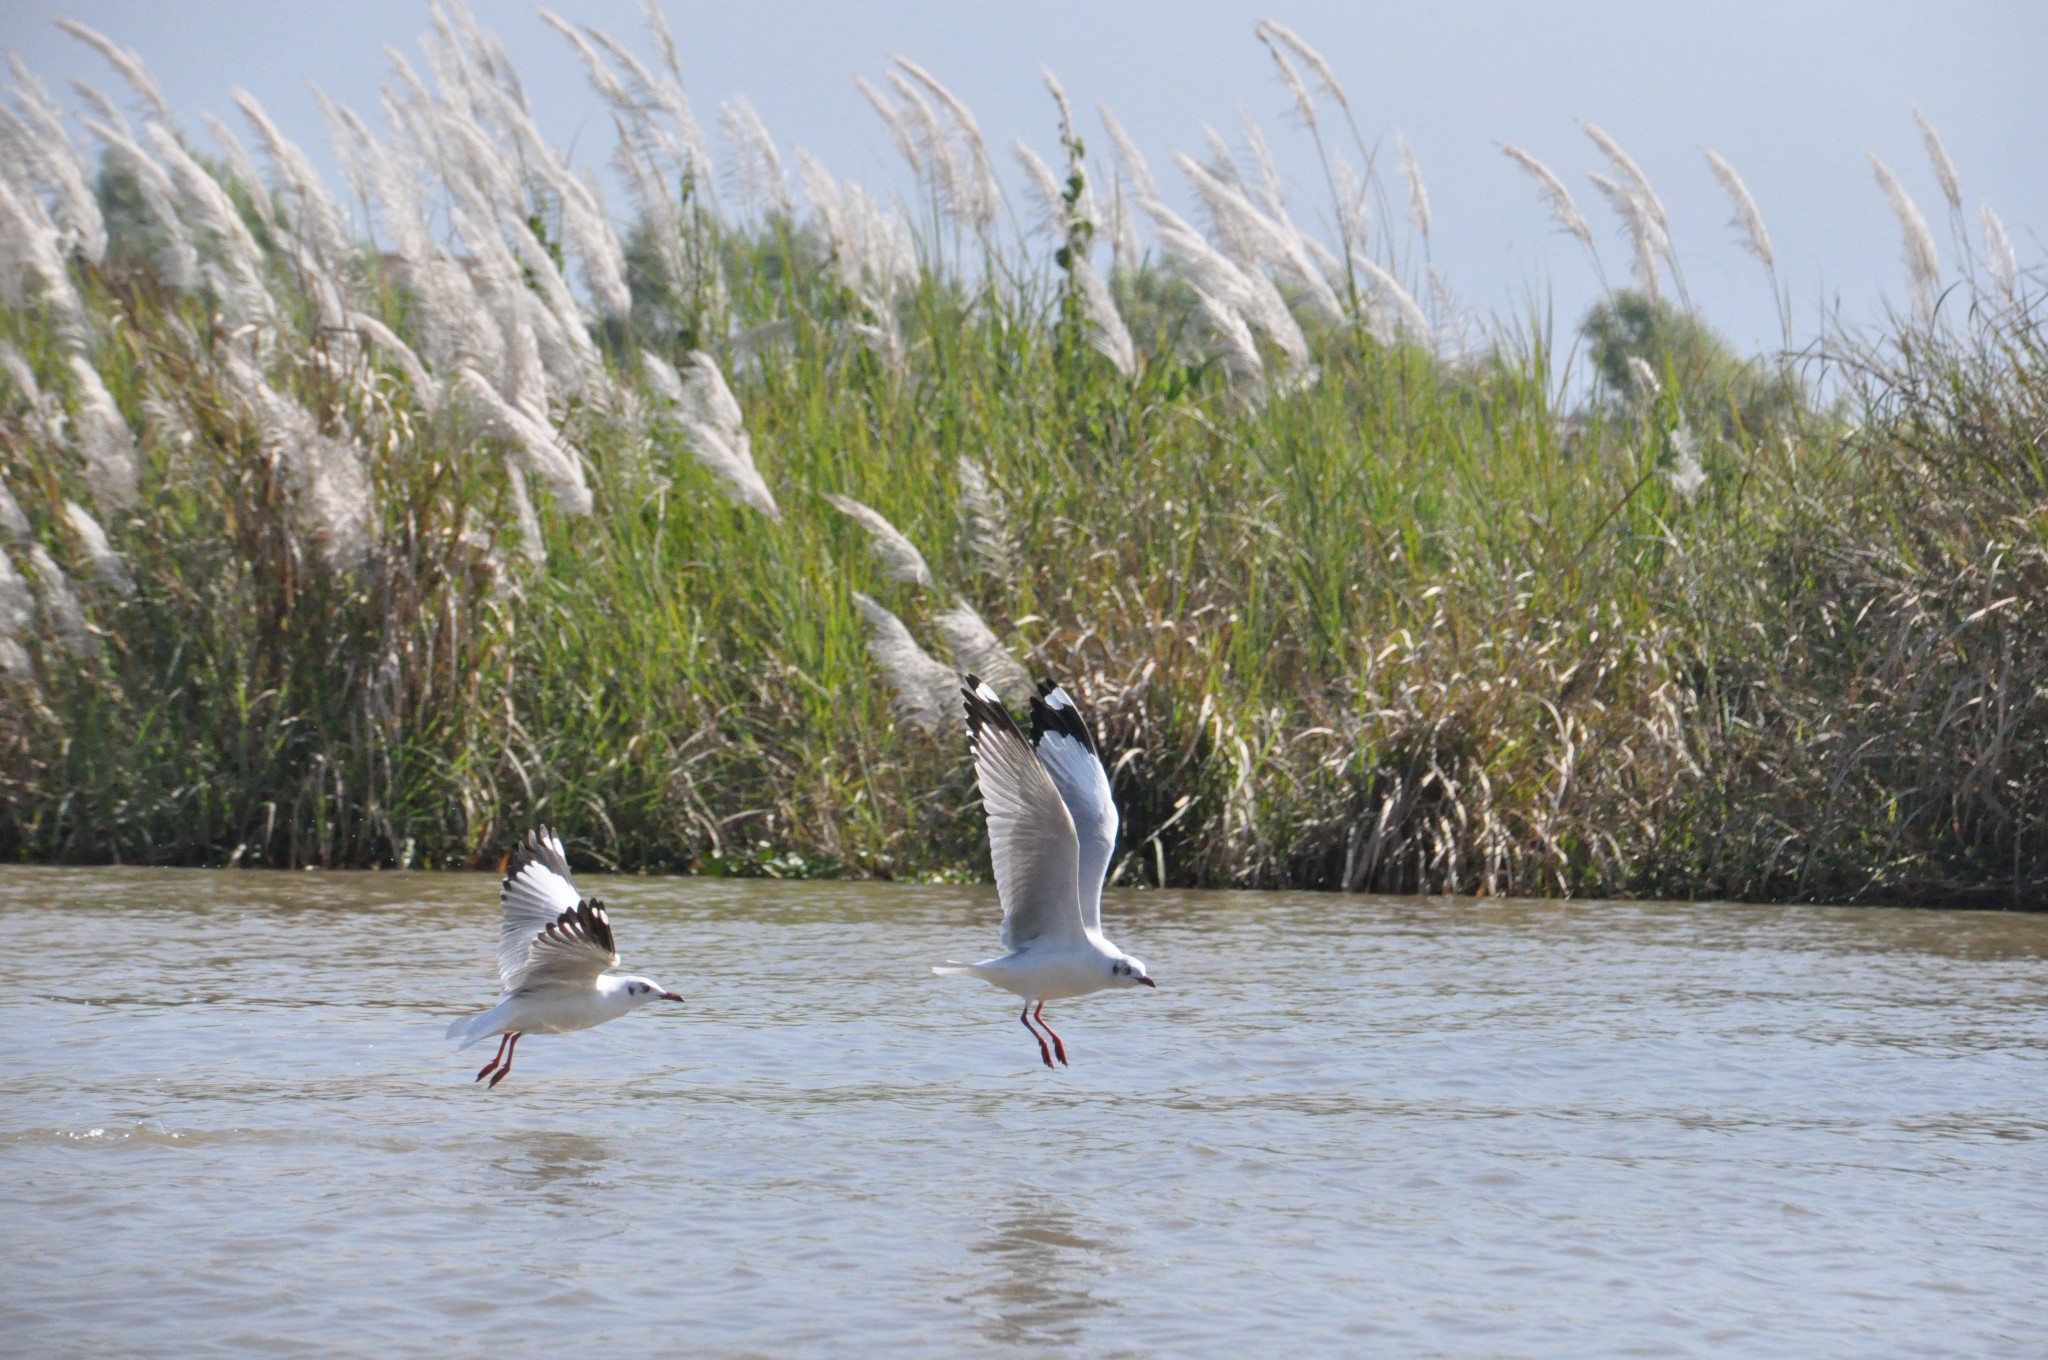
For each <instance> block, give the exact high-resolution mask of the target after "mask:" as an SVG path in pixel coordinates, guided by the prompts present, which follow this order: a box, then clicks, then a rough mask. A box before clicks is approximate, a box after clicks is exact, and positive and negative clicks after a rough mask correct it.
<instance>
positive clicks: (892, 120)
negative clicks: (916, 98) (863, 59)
mask: <svg viewBox="0 0 2048 1360" xmlns="http://www.w3.org/2000/svg"><path fill="white" fill-rule="evenodd" d="M853 83H854V86H855V88H857V89H858V90H859V91H860V92H861V96H862V97H863V98H865V99H866V100H867V101H868V103H869V104H870V105H872V106H873V107H874V110H875V112H876V113H877V114H879V115H880V116H881V119H882V122H883V124H884V125H885V126H886V127H887V128H888V129H889V140H890V141H892V142H894V143H895V144H896V150H897V152H898V154H900V155H901V156H902V157H903V159H904V161H905V163H907V164H908V165H909V166H910V172H911V173H912V174H914V175H916V176H917V177H918V178H919V179H924V178H925V166H924V157H923V155H922V154H921V153H920V152H919V150H918V146H917V132H916V130H915V129H914V128H912V127H911V126H910V122H909V120H908V119H907V118H906V117H905V115H904V111H903V110H902V109H899V108H897V107H896V106H895V105H894V104H892V103H890V102H889V96H888V95H886V94H883V93H882V92H881V91H880V90H878V89H876V88H875V86H874V84H873V83H872V82H870V81H869V80H868V78H867V77H866V76H863V75H855V76H854V78H853Z"/></svg>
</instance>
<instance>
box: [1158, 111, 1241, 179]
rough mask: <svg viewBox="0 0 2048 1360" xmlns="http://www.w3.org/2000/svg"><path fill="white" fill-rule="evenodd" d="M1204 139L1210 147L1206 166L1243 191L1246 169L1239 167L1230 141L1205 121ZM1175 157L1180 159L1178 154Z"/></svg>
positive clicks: (1214, 173) (1218, 176) (1211, 171)
mask: <svg viewBox="0 0 2048 1360" xmlns="http://www.w3.org/2000/svg"><path fill="white" fill-rule="evenodd" d="M1202 140H1203V142H1205V143H1206V144H1207V145H1208V148H1209V164H1208V166H1207V167H1206V168H1207V169H1208V171H1209V173H1210V174H1212V175H1214V176H1215V177H1216V178H1217V179H1219V180H1222V181H1223V182H1224V183H1225V184H1228V185H1229V186H1230V187H1231V188H1233V189H1237V190H1240V191H1242V190H1243V189H1244V171H1242V170H1240V169H1239V168H1238V165H1237V157H1236V156H1234V155H1232V154H1231V151H1230V143H1229V142H1226V141H1224V140H1223V134H1222V133H1220V132H1218V131H1217V130H1216V129H1215V128H1212V127H1210V126H1209V125H1208V124H1207V123H1204V124H1202ZM1175 159H1176V160H1178V159H1179V157H1178V156H1176V157H1175Z"/></svg>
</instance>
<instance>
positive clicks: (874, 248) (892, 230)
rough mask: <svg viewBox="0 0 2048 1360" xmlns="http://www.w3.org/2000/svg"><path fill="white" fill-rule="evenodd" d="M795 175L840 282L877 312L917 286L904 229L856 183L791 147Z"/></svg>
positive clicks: (912, 252)
mask: <svg viewBox="0 0 2048 1360" xmlns="http://www.w3.org/2000/svg"><path fill="white" fill-rule="evenodd" d="M796 164H797V178H798V179H800V180H801V181H802V182H803V186H804V195H805V197H807V198H809V199H810V200H811V209H812V215H813V217H814V218H815V219H816V222H817V226H818V229H819V230H820V231H821V232H822V233H823V234H824V236H825V239H826V243H827V244H828V245H829V247H830V248H831V251H832V266H833V272H834V273H835V274H836V275H837V276H838V279H839V283H840V286H841V287H843V288H845V289H846V290H847V291H848V292H850V293H853V294H856V295H857V296H859V297H860V298H861V299H862V300H863V301H865V302H866V303H867V304H868V305H869V307H870V308H871V309H873V310H874V311H876V312H877V313H885V312H887V311H889V309H890V308H891V307H892V306H893V305H894V302H895V299H896V298H897V297H898V296H899V295H900V294H902V293H904V292H907V291H909V290H910V289H913V288H915V287H916V286H917V250H916V246H915V245H914V244H913V243H912V241H911V238H910V230H909V228H908V227H906V226H905V225H904V224H903V220H902V219H901V218H900V217H898V216H897V215H895V214H893V213H891V212H888V211H886V210H884V209H883V208H882V206H881V205H880V204H878V203H876V202H875V200H874V199H873V198H871V197H870V196H869V195H868V192H867V190H865V189H863V188H861V187H860V186H859V185H858V184H850V183H849V184H842V183H840V182H839V181H838V180H836V179H834V178H833V176H832V172H831V171H829V170H827V169H826V168H825V166H824V165H823V164H822V163H821V162H820V161H819V160H818V158H817V157H815V156H813V155H811V153H810V152H808V151H805V150H804V149H803V148H802V147H798V148H797V149H796Z"/></svg>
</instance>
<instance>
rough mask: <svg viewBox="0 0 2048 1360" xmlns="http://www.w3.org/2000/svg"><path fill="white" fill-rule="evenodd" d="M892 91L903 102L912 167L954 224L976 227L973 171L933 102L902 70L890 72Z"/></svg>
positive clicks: (901, 112) (901, 111) (900, 115)
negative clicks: (949, 134)
mask: <svg viewBox="0 0 2048 1360" xmlns="http://www.w3.org/2000/svg"><path fill="white" fill-rule="evenodd" d="M889 88H890V89H892V90H894V91H895V92H896V96H897V98H899V99H900V100H902V101H903V102H902V104H901V106H900V107H898V108H897V110H896V112H897V116H898V118H899V120H900V122H901V125H902V128H903V131H904V133H905V135H906V136H907V137H908V138H909V139H910V144H911V150H910V151H909V153H908V155H909V159H910V164H911V168H912V169H914V170H915V171H916V172H917V174H918V177H919V179H920V180H922V181H923V183H924V184H925V186H926V188H927V191H928V192H929V193H930V194H931V195H932V198H933V201H934V202H935V203H936V204H937V205H938V206H939V208H941V209H942V210H943V211H944V212H946V213H947V214H948V215H950V216H951V217H952V218H953V220H954V221H956V222H962V223H968V224H969V225H972V224H971V222H969V218H970V217H971V215H972V211H971V207H970V205H969V203H968V199H969V197H970V195H971V192H972V191H971V189H970V188H969V183H968V182H969V180H970V179H971V178H972V171H971V169H970V168H969V167H968V166H967V165H966V164H965V163H964V162H963V161H962V160H961V158H960V154H959V152H958V150H957V149H956V148H955V147H954V146H953V143H952V139H951V138H949V137H947V135H946V129H945V125H944V124H942V123H941V122H940V121H939V115H938V113H937V111H936V110H934V109H933V108H932V105H931V101H930V100H928V99H926V98H925V97H924V94H923V92H922V91H921V90H919V88H918V87H917V85H916V83H915V82H913V81H912V80H911V79H910V77H909V76H906V75H904V74H903V73H902V72H901V71H891V72H889Z"/></svg>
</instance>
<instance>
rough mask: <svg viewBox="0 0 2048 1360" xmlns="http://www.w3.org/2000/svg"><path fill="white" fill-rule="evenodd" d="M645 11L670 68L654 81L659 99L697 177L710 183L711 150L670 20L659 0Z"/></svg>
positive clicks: (648, 0) (648, 2)
mask: <svg viewBox="0 0 2048 1360" xmlns="http://www.w3.org/2000/svg"><path fill="white" fill-rule="evenodd" d="M641 12H642V13H643V14H644V15H645V16H646V19H647V31H648V33H649V34H651V35H652V36H653V38H654V46H655V49H656V50H657V51H659V52H660V53H661V64H662V67H663V69H664V70H665V71H666V72H667V76H666V78H665V79H662V80H660V81H654V82H650V87H651V89H652V92H653V94H654V97H655V102H656V103H658V104H659V105H660V106H661V109H662V111H663V112H664V113H666V114H668V116H669V119H670V121H672V122H673V123H674V124H675V125H676V136H677V138H678V139H679V140H680V141H681V142H682V144H683V152H684V154H685V155H686V156H688V157H689V160H690V164H691V166H692V168H693V169H694V170H695V172H696V175H697V178H698V179H699V180H700V181H703V182H707V183H708V182H709V181H710V178H711V154H710V152H709V151H707V150H706V149H705V146H704V134H703V133H702V132H700V131H699V130H698V128H697V118H696V115H695V114H694V113H693V112H692V111H691V109H690V101H689V100H688V99H687V98H685V97H684V95H683V64H682V62H681V61H680V60H678V59H677V57H676V40H675V38H674V37H672V36H671V35H670V33H669V31H668V20H666V19H665V18H663V17H662V13H661V6H660V5H659V4H658V3H657V0H646V4H644V5H643V6H642V7H641Z"/></svg>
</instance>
